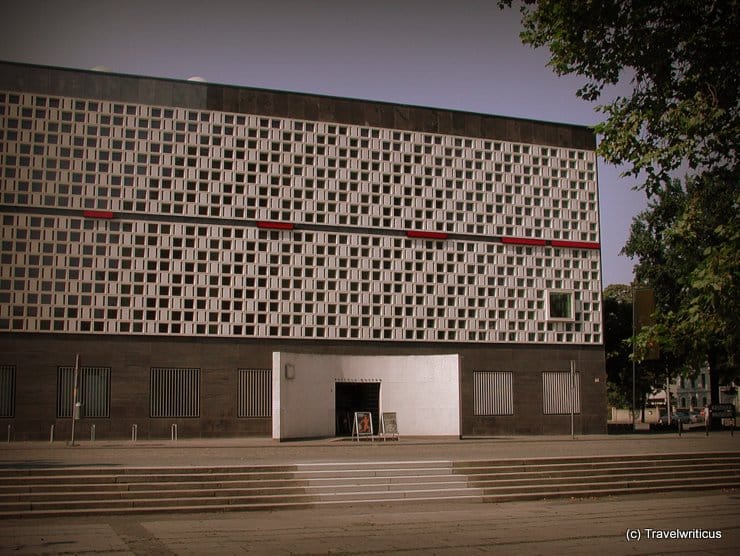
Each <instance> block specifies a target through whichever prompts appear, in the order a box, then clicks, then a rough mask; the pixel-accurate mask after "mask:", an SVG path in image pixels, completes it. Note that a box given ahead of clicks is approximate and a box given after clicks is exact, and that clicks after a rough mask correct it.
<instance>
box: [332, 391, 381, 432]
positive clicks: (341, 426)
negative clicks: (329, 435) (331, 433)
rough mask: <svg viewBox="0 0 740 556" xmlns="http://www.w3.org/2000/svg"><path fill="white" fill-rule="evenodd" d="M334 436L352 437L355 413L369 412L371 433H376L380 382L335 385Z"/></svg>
mask: <svg viewBox="0 0 740 556" xmlns="http://www.w3.org/2000/svg"><path fill="white" fill-rule="evenodd" d="M334 391H335V396H336V398H335V407H336V435H337V436H352V424H353V423H354V417H355V411H369V412H370V413H371V414H372V416H373V431H374V432H375V433H376V434H377V432H378V419H379V415H378V410H379V408H380V382H337V383H336V384H335V389H334Z"/></svg>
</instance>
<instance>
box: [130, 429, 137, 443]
mask: <svg viewBox="0 0 740 556" xmlns="http://www.w3.org/2000/svg"><path fill="white" fill-rule="evenodd" d="M138 436H139V425H131V442H136V440H137V438H138Z"/></svg>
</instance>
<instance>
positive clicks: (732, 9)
mask: <svg viewBox="0 0 740 556" xmlns="http://www.w3.org/2000/svg"><path fill="white" fill-rule="evenodd" d="M512 4H513V1H512V0H504V1H499V6H501V7H504V6H511V5H512ZM520 9H521V12H522V24H523V26H524V30H523V31H522V33H521V35H520V36H521V38H522V41H523V42H525V43H527V44H530V45H532V46H533V47H541V46H547V47H548V48H549V50H550V53H551V58H550V62H549V64H550V66H551V67H552V68H553V70H554V71H555V72H556V73H557V74H558V75H566V74H577V75H580V76H583V77H584V78H585V79H586V83H585V84H584V85H583V86H582V87H581V88H580V89H579V90H578V91H577V93H576V94H577V95H578V96H580V97H581V98H583V99H585V100H589V101H594V100H597V99H599V98H600V97H601V95H602V93H603V92H604V90H605V89H607V88H608V87H609V86H610V85H615V84H617V83H618V82H620V80H626V79H630V80H631V82H632V85H633V87H632V89H633V90H632V94H631V95H630V96H629V97H618V98H616V99H614V100H613V101H612V102H610V103H609V104H606V105H604V106H602V107H600V110H601V112H602V113H603V114H604V115H605V120H604V121H603V122H602V123H601V124H599V125H598V126H597V127H596V130H597V132H598V133H599V134H600V135H601V136H602V140H601V143H600V145H599V152H600V154H601V156H603V157H604V158H605V159H606V160H608V161H610V162H612V163H615V164H625V165H627V166H628V173H629V174H631V175H634V176H636V177H637V176H641V175H642V176H644V177H645V181H644V183H643V184H642V187H644V188H645V190H646V191H647V193H648V194H649V195H652V194H654V193H655V192H657V191H658V190H660V189H661V188H662V185H663V184H664V183H665V182H666V181H668V180H669V178H670V175H671V173H672V172H674V171H675V170H676V169H678V168H679V167H682V166H684V165H688V167H689V168H690V169H691V170H697V171H698V170H700V171H701V172H714V171H717V170H723V169H728V168H729V169H731V168H736V167H737V162H738V137H739V134H738V129H739V127H738V124H739V123H740V120H739V117H740V110H739V108H740V107H739V106H738V98H737V96H738V86H739V83H740V41H738V40H737V29H738V23H739V22H738V19H739V18H740V9H738V3H737V1H734V0H718V1H714V2H706V1H699V0H671V1H670V2H652V1H643V0H632V1H630V0H591V1H585V0H580V1H579V0H572V1H566V0H540V1H536V2H534V1H530V2H526V3H520Z"/></svg>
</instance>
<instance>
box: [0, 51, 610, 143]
mask: <svg viewBox="0 0 740 556" xmlns="http://www.w3.org/2000/svg"><path fill="white" fill-rule="evenodd" d="M0 89H2V90H8V91H15V92H29V93H35V94H46V95H58V96H68V97H77V98H92V99H96V100H106V101H112V102H121V103H126V102H128V103H136V104H149V105H159V106H172V107H178V108H187V109H193V110H214V111H223V112H232V113H243V114H255V115H260V116H265V117H281V118H292V119H298V120H313V121H323V122H331V123H336V124H346V125H361V126H370V127H384V128H391V129H398V130H401V131H416V132H422V133H439V134H448V135H460V136H465V137H479V138H483V139H490V140H499V141H512V142H520V143H532V144H540V145H549V146H556V147H565V148H575V149H584V150H594V149H595V148H596V135H595V133H594V131H593V129H592V128H591V127H588V126H582V125H576V124H564V123H555V122H544V121H538V120H530V119H525V118H514V117H508V116H497V115H490V114H479V113H474V112H465V111H460V110H449V109H443V108H431V107H423V106H414V105H408V104H396V103H390V102H385V101H372V100H363V99H352V98H342V97H334V96H328V95H320V94H312V93H301V92H293V91H277V90H271V89H262V88H255V87H243V86H236V85H224V84H218V83H207V82H200V81H188V80H181V79H170V78H162V77H148V76H138V75H129V74H121V73H109V72H101V71H96V70H85V69H73V68H61V67H53V66H44V65H36V64H25V63H20V62H8V61H0Z"/></svg>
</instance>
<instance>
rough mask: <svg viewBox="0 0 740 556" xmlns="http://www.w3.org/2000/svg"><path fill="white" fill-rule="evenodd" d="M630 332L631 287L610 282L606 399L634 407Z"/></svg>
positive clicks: (606, 314) (606, 298)
mask: <svg viewBox="0 0 740 556" xmlns="http://www.w3.org/2000/svg"><path fill="white" fill-rule="evenodd" d="M631 335H632V290H631V288H630V286H624V285H611V286H609V287H607V288H606V289H605V290H604V348H605V351H606V354H605V356H606V386H607V402H608V403H609V405H612V406H614V407H622V408H625V407H632V362H631V360H630V354H631V352H632V347H631V344H630V336H631ZM638 390H639V391H643V388H642V387H641V388H638Z"/></svg>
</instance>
